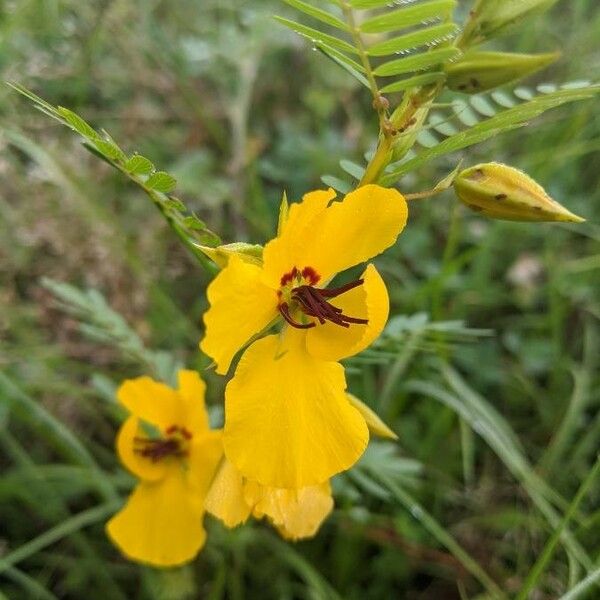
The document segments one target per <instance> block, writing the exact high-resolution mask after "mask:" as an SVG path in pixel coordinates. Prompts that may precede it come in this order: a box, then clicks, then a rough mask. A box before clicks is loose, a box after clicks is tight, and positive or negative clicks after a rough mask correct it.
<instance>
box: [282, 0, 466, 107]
mask: <svg viewBox="0 0 600 600" xmlns="http://www.w3.org/2000/svg"><path fill="white" fill-rule="evenodd" d="M285 2H286V3H287V4H289V5H291V6H292V7H294V8H295V9H297V10H298V11H300V12H302V13H304V14H305V15H307V16H309V17H311V18H313V19H317V20H318V21H319V22H320V23H324V24H326V25H328V26H330V27H331V28H332V29H333V30H335V31H333V32H332V33H331V34H330V33H325V32H323V31H321V30H319V29H315V28H314V27H310V26H306V25H303V24H302V23H298V22H296V21H292V20H290V19H287V18H283V17H276V19H277V20H278V21H279V22H280V23H282V24H283V25H285V26H286V27H289V28H290V29H292V30H294V31H295V32H296V33H299V34H300V35H302V36H303V37H305V38H307V39H309V40H310V41H311V42H312V43H313V44H314V45H315V47H317V48H319V49H320V50H321V51H322V52H324V53H325V54H327V55H328V56H329V57H330V58H332V59H333V60H334V61H335V62H337V63H338V64H341V66H343V67H345V68H346V69H347V70H348V71H349V72H350V73H351V74H352V75H354V76H355V77H356V78H357V79H358V80H359V81H360V82H361V83H363V84H364V85H366V86H367V87H371V91H372V93H373V95H374V97H377V95H378V94H379V93H385V92H389V91H398V90H400V89H405V87H406V86H408V85H412V84H411V83H410V81H409V79H410V77H407V78H405V79H404V80H398V79H397V77H396V76H397V75H411V74H413V73H416V72H417V73H418V72H423V71H430V70H435V69H434V67H439V65H441V64H442V63H444V62H446V61H447V60H451V59H452V58H454V57H456V56H457V55H458V54H459V51H458V50H457V49H455V48H452V47H449V48H443V47H441V46H444V44H445V43H446V42H447V41H448V40H450V39H452V37H453V36H454V35H456V33H457V31H458V28H457V26H456V25H455V24H453V23H451V22H449V20H450V17H451V14H452V10H453V9H454V8H455V6H456V1H455V0H428V1H427V2H418V3H415V4H413V5H407V6H404V7H401V8H394V9H393V10H390V6H394V5H393V4H390V3H389V2H378V1H373V2H371V1H369V0H367V1H361V0H357V1H353V0H335V1H333V2H331V3H330V4H331V5H332V6H331V7H330V10H332V11H335V13H333V12H330V11H326V10H323V9H321V8H317V7H315V6H314V5H312V4H309V3H308V2H303V1H302V2H299V1H297V0H285ZM373 9H378V10H377V14H375V15H371V13H370V12H368V13H366V17H362V16H359V15H358V13H362V11H365V10H366V11H371V10H373ZM379 9H383V10H379ZM354 11H356V12H357V15H356V16H355V14H354ZM440 20H441V21H444V22H442V23H438V21H440ZM415 26H418V29H416V30H415V29H414V28H415ZM382 33H384V34H389V35H387V37H386V39H384V40H381V39H379V40H378V41H374V42H372V43H371V42H368V41H367V40H366V38H365V37H364V36H370V35H372V34H382ZM436 46H440V47H439V48H436ZM409 52H411V53H412V55H411V56H407V57H404V58H397V55H399V54H406V53H409ZM349 55H350V56H349ZM352 56H354V57H359V59H360V61H359V62H357V60H355V59H354V58H352ZM372 59H375V60H376V61H378V63H379V64H377V65H375V64H372ZM365 75H366V76H367V77H366V78H365ZM379 77H384V78H389V77H394V78H395V79H396V80H395V81H394V82H393V83H387V84H385V85H384V86H380V85H379V84H378V83H377V82H376V81H377V79H378V78H379ZM403 86H404V87H403Z"/></svg>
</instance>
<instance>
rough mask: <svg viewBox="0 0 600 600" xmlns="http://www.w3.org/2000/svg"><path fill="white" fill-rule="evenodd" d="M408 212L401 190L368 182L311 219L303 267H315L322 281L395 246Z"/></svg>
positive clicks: (302, 241) (303, 242)
mask: <svg viewBox="0 0 600 600" xmlns="http://www.w3.org/2000/svg"><path fill="white" fill-rule="evenodd" d="M407 216H408V209H407V205H406V200H405V199H404V197H403V196H402V194H400V192H398V191H397V190H394V189H388V188H383V187H380V186H378V185H365V186H363V187H361V188H359V189H357V190H355V191H354V192H351V193H350V194H348V195H347V196H346V197H345V198H344V200H343V201H342V202H334V203H333V204H332V205H331V206H330V207H329V208H327V210H325V211H323V213H322V214H319V215H318V216H317V217H316V218H313V219H312V221H311V222H310V223H308V225H307V226H306V228H305V231H306V232H308V235H307V237H306V238H305V239H304V240H301V244H302V247H303V252H302V260H301V261H300V262H301V263H302V267H306V266H310V267H312V268H313V269H314V270H316V272H317V273H318V274H319V275H320V277H321V281H323V282H325V281H328V280H329V279H330V278H331V277H332V276H333V275H335V274H336V273H339V272H341V271H345V270H346V269H348V268H350V267H353V266H354V265H358V264H360V263H363V262H366V261H367V260H369V259H371V258H373V257H374V256H377V255H378V254H381V253H382V252H383V251H384V250H385V249H386V248H389V247H390V246H392V245H393V244H394V242H395V241H396V238H397V237H398V235H399V234H400V232H401V231H402V230H403V229H404V226H405V225H406V219H407ZM265 263H266V258H265ZM265 266H266V265H265ZM298 266H300V265H298Z"/></svg>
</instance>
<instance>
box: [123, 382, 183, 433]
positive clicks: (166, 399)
mask: <svg viewBox="0 0 600 600" xmlns="http://www.w3.org/2000/svg"><path fill="white" fill-rule="evenodd" d="M117 398H118V399H119V402H121V404H123V406H125V408H127V410H129V412H130V413H131V414H133V415H135V416H137V417H139V418H140V419H143V420H144V421H147V422H148V423H150V424H152V425H155V426H156V427H159V428H160V429H162V430H164V429H167V428H168V427H170V426H171V425H177V424H181V423H183V419H184V413H183V406H182V402H181V399H180V397H179V394H178V393H177V392H176V391H175V390H173V389H172V388H170V387H169V386H167V385H165V384H164V383H159V382H158V381H154V379H151V378H150V377H146V376H144V377H137V378H136V379H128V380H126V381H124V382H123V383H122V384H121V387H119V389H118V390H117Z"/></svg>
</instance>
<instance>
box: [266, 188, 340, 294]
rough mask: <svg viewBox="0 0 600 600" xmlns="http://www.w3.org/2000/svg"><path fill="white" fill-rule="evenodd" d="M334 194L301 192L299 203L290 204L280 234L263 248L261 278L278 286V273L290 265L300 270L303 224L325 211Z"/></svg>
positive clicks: (303, 234) (302, 265)
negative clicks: (262, 272) (262, 273)
mask: <svg viewBox="0 0 600 600" xmlns="http://www.w3.org/2000/svg"><path fill="white" fill-rule="evenodd" d="M335 197H336V193H335V191H334V190H332V189H331V188H329V189H328V190H317V191H315V192H310V193H308V194H305V195H304V197H303V198H302V202H299V203H295V204H291V205H290V207H289V212H288V215H287V219H286V220H285V223H284V224H283V226H282V227H281V232H280V234H279V235H278V236H277V237H276V238H275V239H274V240H271V241H270V242H269V243H268V244H267V245H266V246H265V249H264V252H263V261H264V281H265V283H267V285H269V286H271V287H273V288H275V289H276V288H278V287H279V284H280V280H281V277H282V275H284V274H286V273H288V272H289V271H290V270H291V269H292V268H293V267H296V268H298V269H302V268H303V267H305V266H306V265H305V264H304V263H303V262H302V261H303V258H302V252H303V249H304V245H305V242H306V241H307V235H310V232H308V233H307V231H306V226H307V225H308V224H309V223H311V222H312V221H313V219H315V217H318V216H319V215H321V214H322V213H323V211H325V209H326V208H327V205H328V204H329V202H331V200H333V199H334V198H335Z"/></svg>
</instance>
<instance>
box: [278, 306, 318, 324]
mask: <svg viewBox="0 0 600 600" xmlns="http://www.w3.org/2000/svg"><path fill="white" fill-rule="evenodd" d="M277 308H278V309H279V312H280V313H281V316H282V317H283V318H284V319H285V320H286V321H287V322H288V323H289V324H290V325H291V326H292V327H295V328H296V329H310V328H311V327H316V325H317V324H316V323H298V321H295V320H294V319H293V317H292V316H291V315H290V307H289V306H288V303H287V302H282V303H281V304H280V305H279V306H278V307H277ZM307 314H308V313H307Z"/></svg>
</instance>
